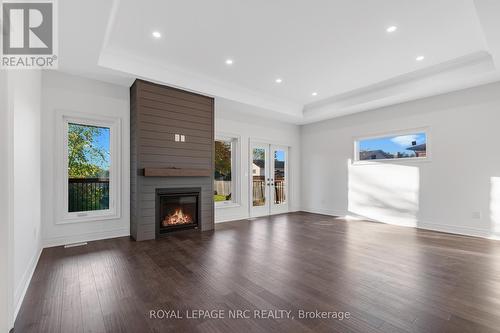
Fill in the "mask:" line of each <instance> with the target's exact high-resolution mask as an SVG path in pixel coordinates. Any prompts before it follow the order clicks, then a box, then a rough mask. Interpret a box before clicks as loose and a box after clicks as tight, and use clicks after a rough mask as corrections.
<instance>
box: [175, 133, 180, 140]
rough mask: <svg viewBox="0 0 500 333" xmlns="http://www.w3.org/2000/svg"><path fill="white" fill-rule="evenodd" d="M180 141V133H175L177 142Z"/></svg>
mask: <svg viewBox="0 0 500 333" xmlns="http://www.w3.org/2000/svg"><path fill="white" fill-rule="evenodd" d="M179 141H181V138H180V135H179V134H175V142H179Z"/></svg>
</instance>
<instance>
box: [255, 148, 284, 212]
mask: <svg viewBox="0 0 500 333" xmlns="http://www.w3.org/2000/svg"><path fill="white" fill-rule="evenodd" d="M250 147H251V152H250V160H251V165H250V167H251V181H250V194H251V195H250V201H251V202H250V207H251V208H250V216H252V217H258V216H266V215H270V214H279V213H286V212H288V187H289V186H288V147H284V146H274V145H270V144H261V143H252V144H251V145H250Z"/></svg>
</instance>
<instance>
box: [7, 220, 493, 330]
mask: <svg viewBox="0 0 500 333" xmlns="http://www.w3.org/2000/svg"><path fill="white" fill-rule="evenodd" d="M160 309H164V310H181V315H183V316H185V311H186V310H196V309H201V310H223V311H225V312H224V313H225V314H226V316H227V315H228V313H229V310H231V309H232V310H235V309H240V310H245V309H249V310H251V311H252V312H251V315H250V317H252V318H250V319H227V318H225V319H191V320H187V319H186V318H184V319H150V311H151V310H160ZM262 309H283V310H287V311H292V312H291V315H292V316H295V318H294V319H286V318H282V319H258V318H254V313H253V311H254V310H262ZM301 309H303V310H306V311H315V310H319V311H332V312H349V313H350V318H349V319H344V320H338V319H300V318H298V314H299V310H301ZM157 313H161V312H157ZM14 331H15V332H16V333H17V332H23V333H24V332H50V333H56V332H64V333H67V332H70V333H72V332H384V333H388V332H474V333H475V332H498V331H500V242H498V241H490V240H485V239H479V238H472V237H462V236H457V235H450V234H444V233H437V232H430V231H424V230H417V229H412V228H404V227H396V226H390V225H384V224H378V223H370V222H363V221H345V220H342V219H335V218H332V217H328V216H323V215H315V214H307V213H293V214H285V215H278V216H274V217H269V218H260V219H255V220H252V221H239V222H230V223H223V224H218V225H217V229H216V231H215V232H205V233H199V232H182V233H177V234H172V235H171V236H170V237H167V238H165V239H161V240H156V241H145V242H134V241H131V240H129V239H128V238H118V239H110V240H103V241H96V242H91V243H89V244H88V246H84V247H76V248H69V249H64V248H62V247H58V248H50V249H45V250H44V251H43V254H42V257H41V259H40V262H39V263H38V266H37V269H36V272H35V274H34V276H33V280H32V282H31V285H30V287H29V290H28V292H27V295H26V298H25V300H24V303H23V305H22V308H21V310H20V313H19V315H18V318H17V321H16V323H15V329H14Z"/></svg>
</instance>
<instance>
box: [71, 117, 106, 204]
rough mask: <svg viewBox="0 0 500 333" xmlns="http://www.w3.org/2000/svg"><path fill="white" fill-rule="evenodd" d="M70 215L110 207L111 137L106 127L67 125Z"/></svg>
mask: <svg viewBox="0 0 500 333" xmlns="http://www.w3.org/2000/svg"><path fill="white" fill-rule="evenodd" d="M67 134H68V136H67V140H68V141H67V150H68V151H67V160H68V212H70V213H71V212H85V211H99V210H107V209H109V207H110V177H109V176H110V157H111V151H110V138H111V130H110V128H107V127H98V126H90V125H84V124H77V123H68V133H67Z"/></svg>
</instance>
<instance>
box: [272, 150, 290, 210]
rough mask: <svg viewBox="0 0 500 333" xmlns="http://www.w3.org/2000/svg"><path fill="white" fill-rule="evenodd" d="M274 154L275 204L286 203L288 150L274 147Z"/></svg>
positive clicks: (273, 181)
mask: <svg viewBox="0 0 500 333" xmlns="http://www.w3.org/2000/svg"><path fill="white" fill-rule="evenodd" d="M273 155H274V178H273V179H272V185H274V204H275V205H281V204H285V203H286V200H287V195H286V186H287V184H286V176H287V175H286V167H287V165H286V151H285V149H273Z"/></svg>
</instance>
